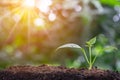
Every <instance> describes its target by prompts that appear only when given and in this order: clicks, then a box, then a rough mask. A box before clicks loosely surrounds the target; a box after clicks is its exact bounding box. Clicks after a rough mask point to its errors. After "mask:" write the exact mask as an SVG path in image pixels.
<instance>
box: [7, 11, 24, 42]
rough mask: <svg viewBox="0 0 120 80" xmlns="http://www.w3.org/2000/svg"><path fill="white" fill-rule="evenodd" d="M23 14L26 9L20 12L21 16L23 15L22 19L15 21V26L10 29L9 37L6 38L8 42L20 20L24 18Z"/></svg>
mask: <svg viewBox="0 0 120 80" xmlns="http://www.w3.org/2000/svg"><path fill="white" fill-rule="evenodd" d="M23 15H24V11H22V12H21V13H20V16H21V17H20V19H19V20H18V21H17V22H16V23H15V25H14V26H13V28H12V29H11V30H10V32H9V35H8V37H7V39H6V41H5V42H7V41H8V40H9V39H10V37H11V36H12V34H13V32H14V30H15V29H16V27H17V25H18V23H19V21H20V20H21V19H22V16H23Z"/></svg>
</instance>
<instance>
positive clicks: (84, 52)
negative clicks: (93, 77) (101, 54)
mask: <svg viewBox="0 0 120 80" xmlns="http://www.w3.org/2000/svg"><path fill="white" fill-rule="evenodd" d="M95 42H96V37H94V38H92V39H91V40H89V41H87V42H86V47H88V52H89V55H88V56H87V53H86V51H85V49H84V48H82V47H80V46H79V45H77V44H73V43H69V44H65V45H62V46H60V47H58V48H57V49H56V50H58V49H61V48H78V49H80V50H81V51H82V53H83V54H84V57H85V59H86V61H87V63H88V65H89V69H92V67H93V64H94V62H95V60H96V57H97V55H96V56H95V57H94V58H93V59H92V47H93V45H94V44H95Z"/></svg>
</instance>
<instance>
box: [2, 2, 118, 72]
mask: <svg viewBox="0 0 120 80" xmlns="http://www.w3.org/2000/svg"><path fill="white" fill-rule="evenodd" d="M37 1H38V2H37ZM39 1H43V0H36V2H37V3H36V5H37V6H35V7H34V8H31V9H29V8H24V7H23V6H21V4H22V3H23V2H24V0H1V1H0V68H4V67H6V66H9V65H16V64H21V65H22V64H34V65H38V64H43V63H44V64H45V63H47V64H54V65H57V64H58V65H61V64H64V65H66V66H69V67H85V66H86V63H85V60H84V58H83V56H82V54H80V55H78V54H73V52H74V51H75V52H76V53H79V52H78V50H69V49H67V50H65V51H60V52H57V53H58V54H59V53H60V54H61V53H66V54H64V56H63V55H57V56H56V54H57V53H55V52H54V50H55V49H56V48H57V47H58V46H60V45H62V44H65V43H76V44H79V45H81V46H83V45H84V44H85V42H86V41H87V40H89V39H90V38H92V37H93V36H98V40H97V43H96V45H95V48H94V49H93V51H94V53H95V54H96V53H97V52H101V53H100V54H99V57H98V58H97V61H96V63H95V66H98V67H100V68H104V69H112V70H116V69H117V70H120V59H119V57H120V54H119V53H120V51H119V47H120V36H119V35H120V27H119V25H120V6H119V4H120V1H119V0H109V1H107V0H52V4H51V5H49V6H48V9H41V7H39V6H40V5H39ZM46 2H47V1H46ZM48 2H49V0H48ZM43 3H44V2H43ZM43 3H42V4H43ZM43 6H44V5H43ZM43 6H42V7H43ZM44 10H47V11H46V12H45V11H44ZM51 15H52V18H51ZM108 45H110V46H115V47H116V48H118V50H116V51H113V50H112V48H113V47H109V46H108ZM83 47H84V46H83ZM106 47H107V49H108V47H109V50H106V51H103V50H102V49H103V48H106ZM54 58H55V59H54ZM56 59H57V60H56ZM58 59H59V60H58Z"/></svg>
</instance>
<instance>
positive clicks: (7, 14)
mask: <svg viewBox="0 0 120 80" xmlns="http://www.w3.org/2000/svg"><path fill="white" fill-rule="evenodd" d="M20 8H21V7H17V8H15V9H13V10H11V11H10V12H8V13H6V14H4V15H2V16H1V17H0V20H2V19H3V18H5V17H8V16H9V15H11V14H13V13H15V12H16V11H19V10H20Z"/></svg>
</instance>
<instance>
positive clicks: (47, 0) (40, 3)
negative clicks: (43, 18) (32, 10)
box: [36, 0, 52, 13]
mask: <svg viewBox="0 0 120 80" xmlns="http://www.w3.org/2000/svg"><path fill="white" fill-rule="evenodd" d="M36 2H37V3H36V7H37V8H38V9H39V10H40V11H41V12H44V13H47V12H48V11H49V6H50V5H51V4H52V1H51V0H36Z"/></svg>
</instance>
